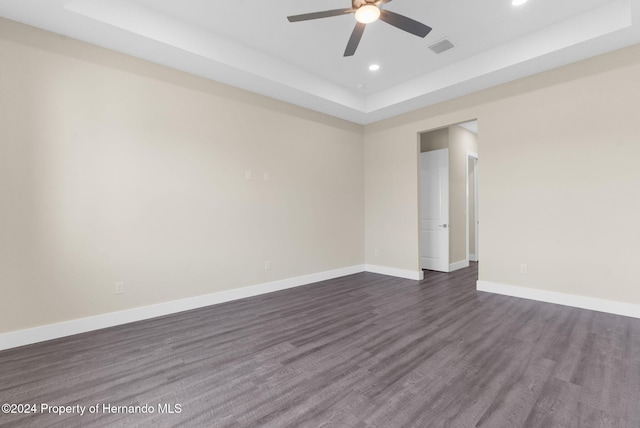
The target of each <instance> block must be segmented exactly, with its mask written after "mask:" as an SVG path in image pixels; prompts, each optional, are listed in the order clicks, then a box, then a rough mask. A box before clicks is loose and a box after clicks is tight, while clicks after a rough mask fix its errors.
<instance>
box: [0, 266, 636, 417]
mask: <svg viewBox="0 0 640 428" xmlns="http://www.w3.org/2000/svg"><path fill="white" fill-rule="evenodd" d="M476 278H477V266H475V265H474V266H472V267H470V268H468V269H463V270H460V271H457V272H455V273H452V274H442V273H436V272H426V275H425V280H424V281H422V282H415V281H409V280H402V279H397V278H391V277H387V276H383V275H377V274H373V273H362V274H357V275H351V276H348V277H344V278H340V279H335V280H331V281H325V282H323V283H320V284H315V285H311V286H305V287H300V288H296V289H292V290H287V291H283V292H278V293H272V294H268V295H264V296H259V297H255V298H250V299H245V300H240V301H235V302H230V303H225V304H221V305H217V306H212V307H208V308H204V309H199V310H195V311H190V312H186V313H182V314H178V315H172V316H167V317H163V318H158V319H155V320H149V321H144V322H139V323H134V324H129V325H125V326H120V327H115V328H111V329H106V330H101V331H98V332H92V333H87V334H83V335H78V336H73V337H69V338H65V339H61V340H55V341H51V342H47V343H42V344H37V345H32V346H28V347H23V348H18V349H14V350H8V351H4V352H0V397H1V398H0V403H32V404H37V405H38V406H39V405H40V404H42V403H47V404H49V405H52V406H53V405H78V404H79V405H84V406H91V405H96V404H99V405H100V406H102V405H104V404H110V405H113V406H125V405H144V404H149V405H151V406H153V407H154V408H155V413H154V414H106V413H104V412H103V411H102V410H103V409H102V407H101V408H100V411H99V412H98V413H96V414H85V415H84V416H79V415H62V416H58V415H53V414H41V413H38V414H35V415H5V414H0V425H2V426H29V427H40V426H42V427H44V426H47V427H48V426H64V427H75V426H78V427H88V426H153V427H155V426H175V425H183V426H209V427H227V426H233V427H258V426H259V427H261V426H269V427H319V426H334V427H350V426H355V427H444V426H446V427H475V426H480V427H490V428H499V427H509V428H513V427H633V428H638V427H640V320H636V319H631V318H625V317H621V316H614V315H607V314H603V313H598V312H592V311H587V310H581V309H574V308H569V307H563V306H557V305H552V304H544V303H538V302H533V301H528V300H521V299H516V298H510V297H504V296H498V295H491V294H488V293H482V292H478V291H475V280H476ZM158 404H168V405H169V406H171V407H172V408H173V406H174V405H175V404H179V405H180V406H181V412H180V413H174V414H166V413H165V414H160V413H158V408H157V405H158ZM174 409H175V408H174ZM86 411H87V412H88V410H86Z"/></svg>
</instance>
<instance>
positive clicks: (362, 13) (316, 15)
mask: <svg viewBox="0 0 640 428" xmlns="http://www.w3.org/2000/svg"><path fill="white" fill-rule="evenodd" d="M390 1H392V0H351V8H350V9H332V10H325V11H322V12H313V13H305V14H302V15H293V16H288V17H287V19H288V20H289V22H299V21H309V20H312V19H320V18H329V17H332V16H340V15H347V14H350V13H355V15H356V21H358V22H357V23H356V27H355V28H354V29H353V32H352V33H351V37H350V38H349V42H348V43H347V48H346V49H345V51H344V56H352V55H353V54H354V53H356V49H357V48H358V44H359V43H360V39H361V38H362V33H363V32H364V28H365V27H366V25H367V24H370V23H372V22H374V21H377V20H378V19H380V20H381V21H384V22H386V23H387V24H391V25H393V26H394V27H396V28H399V29H401V30H403V31H406V32H407V33H411V34H414V35H416V36H418V37H425V36H426V35H427V34H429V32H430V31H431V27H429V26H426V25H424V24H422V23H421V22H418V21H415V20H413V19H411V18H407V17H406V16H404V15H400V14H398V13H395V12H391V11H389V10H385V9H382V8H381V6H382V5H383V4H387V3H389V2H390Z"/></svg>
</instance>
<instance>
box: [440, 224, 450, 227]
mask: <svg viewBox="0 0 640 428" xmlns="http://www.w3.org/2000/svg"><path fill="white" fill-rule="evenodd" d="M438 226H440V227H444V228H446V227H448V226H449V225H448V224H439V225H438Z"/></svg>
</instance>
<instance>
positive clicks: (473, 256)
mask: <svg viewBox="0 0 640 428" xmlns="http://www.w3.org/2000/svg"><path fill="white" fill-rule="evenodd" d="M469 261H470V262H477V261H478V257H477V256H476V255H475V254H469Z"/></svg>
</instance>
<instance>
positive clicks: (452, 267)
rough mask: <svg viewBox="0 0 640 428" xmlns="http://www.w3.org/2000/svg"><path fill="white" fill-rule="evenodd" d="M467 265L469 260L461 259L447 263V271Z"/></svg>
mask: <svg viewBox="0 0 640 428" xmlns="http://www.w3.org/2000/svg"><path fill="white" fill-rule="evenodd" d="M467 267H469V260H462V261H460V262H455V263H451V264H450V265H449V272H453V271H454V270H458V269H464V268H467Z"/></svg>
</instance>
